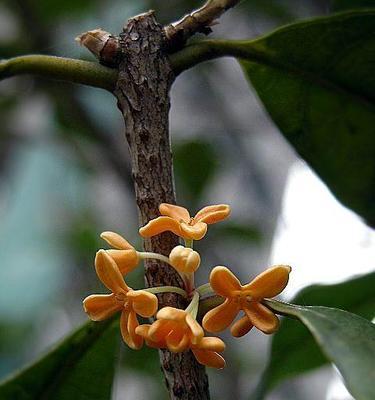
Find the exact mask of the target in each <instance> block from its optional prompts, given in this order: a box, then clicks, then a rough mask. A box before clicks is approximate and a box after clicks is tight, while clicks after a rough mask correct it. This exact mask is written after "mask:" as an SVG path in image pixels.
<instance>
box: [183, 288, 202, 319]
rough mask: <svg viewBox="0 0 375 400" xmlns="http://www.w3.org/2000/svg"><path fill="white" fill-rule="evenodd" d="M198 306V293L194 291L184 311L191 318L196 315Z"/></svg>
mask: <svg viewBox="0 0 375 400" xmlns="http://www.w3.org/2000/svg"><path fill="white" fill-rule="evenodd" d="M198 307H199V293H198V292H195V293H194V296H193V298H192V299H191V302H190V304H189V305H188V306H187V308H186V310H185V311H186V312H188V313H190V314H191V315H192V317H193V318H196V317H197V313H198Z"/></svg>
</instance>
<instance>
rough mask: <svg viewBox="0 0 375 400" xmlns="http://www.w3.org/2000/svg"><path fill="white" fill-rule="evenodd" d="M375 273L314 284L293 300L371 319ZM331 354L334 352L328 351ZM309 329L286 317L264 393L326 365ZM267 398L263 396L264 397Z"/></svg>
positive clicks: (265, 376)
mask: <svg viewBox="0 0 375 400" xmlns="http://www.w3.org/2000/svg"><path fill="white" fill-rule="evenodd" d="M374 287H375V273H371V274H367V275H363V276H360V277H358V278H355V279H351V280H349V281H346V282H343V283H339V284H335V285H312V286H309V287H307V288H305V289H303V290H302V291H301V292H300V293H298V294H297V296H296V297H295V298H294V299H293V300H291V302H292V303H293V304H300V305H305V304H314V305H316V306H322V305H324V306H327V307H332V308H341V309H344V310H346V311H350V312H352V313H355V314H358V315H360V316H362V317H364V318H366V319H371V318H372V317H373V316H374V314H375V296H374ZM326 354H328V356H329V354H330V353H327V352H326ZM327 362H328V360H327V359H326V357H324V355H323V354H322V352H321V351H320V350H319V347H318V345H317V344H316V342H315V341H314V340H313V338H312V336H311V335H310V333H309V331H308V330H307V329H306V328H305V327H304V326H303V325H302V324H300V323H299V322H297V321H296V320H292V319H286V318H284V319H283V321H282V322H281V325H280V329H279V330H278V331H277V332H276V334H275V335H274V336H273V339H272V346H271V355H270V359H269V363H268V366H267V368H266V370H265V372H264V374H263V378H262V382H261V388H260V389H259V392H260V393H262V395H264V394H265V393H266V392H267V391H268V390H270V389H272V388H273V387H274V386H275V385H276V384H278V383H279V382H280V381H282V380H283V379H286V378H291V377H293V376H296V375H299V374H301V373H304V372H307V371H310V370H312V369H314V368H317V367H320V366H322V365H324V364H326V363H327ZM260 398H263V397H260Z"/></svg>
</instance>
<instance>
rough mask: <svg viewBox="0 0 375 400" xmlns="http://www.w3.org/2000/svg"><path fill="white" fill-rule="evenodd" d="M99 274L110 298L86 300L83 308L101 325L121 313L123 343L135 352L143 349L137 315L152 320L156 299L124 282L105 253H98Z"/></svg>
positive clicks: (90, 298)
mask: <svg viewBox="0 0 375 400" xmlns="http://www.w3.org/2000/svg"><path fill="white" fill-rule="evenodd" d="M95 268H96V273H97V274H98V277H99V279H100V280H101V281H102V282H103V283H104V285H105V286H106V287H107V288H108V289H109V290H111V291H112V293H111V294H93V295H91V296H88V297H86V298H85V300H83V308H84V310H85V312H86V313H87V314H88V316H89V317H90V319H92V320H93V321H102V320H104V319H107V318H109V317H110V316H111V315H113V314H114V313H115V312H117V311H121V318H120V329H121V334H122V337H123V339H124V341H125V342H126V343H127V344H128V346H129V347H131V348H132V349H140V348H141V347H142V345H143V337H142V336H140V335H138V334H137V333H136V332H135V330H136V328H137V326H138V325H139V324H138V320H137V314H139V315H141V316H142V317H145V318H149V317H151V316H153V315H154V314H155V313H156V311H157V309H158V299H157V297H156V296H155V295H154V294H152V293H149V292H146V291H145V290H133V289H131V288H130V287H129V286H127V284H126V283H125V282H124V279H123V277H122V275H121V273H120V271H119V269H118V267H117V265H116V263H115V262H114V261H113V259H112V258H111V257H110V256H109V255H108V254H107V253H106V251H104V250H99V251H98V253H97V254H96V259H95Z"/></svg>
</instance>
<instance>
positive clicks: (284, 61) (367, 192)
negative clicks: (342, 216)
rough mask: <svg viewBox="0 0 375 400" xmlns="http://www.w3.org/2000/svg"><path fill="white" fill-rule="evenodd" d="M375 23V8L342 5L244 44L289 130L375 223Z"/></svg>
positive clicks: (336, 189)
mask: <svg viewBox="0 0 375 400" xmlns="http://www.w3.org/2000/svg"><path fill="white" fill-rule="evenodd" d="M374 26H375V11H359V12H350V13H342V14H337V15H334V16H331V17H325V18H317V19H315V20H311V21H307V22H302V23H296V24H293V25H289V26H286V27H284V28H281V29H279V30H277V31H275V32H273V33H272V34H270V35H267V36H265V37H262V38H260V39H258V40H256V41H252V42H242V43H239V44H238V49H241V50H242V53H243V56H241V57H243V58H244V60H243V61H241V64H242V66H243V69H244V71H245V74H246V75H247V76H248V77H249V79H250V80H251V83H252V84H253V86H254V88H255V89H256V91H257V93H258V95H259V97H260V99H261V100H262V101H263V103H264V105H265V107H266V109H267V111H268V112H269V114H270V116H271V117H272V118H273V120H274V121H275V123H276V124H277V125H278V127H279V128H280V130H281V132H282V133H283V135H284V136H285V137H286V138H287V140H289V142H290V143H291V144H292V145H293V146H294V148H295V149H296V150H297V152H298V153H299V154H300V156H301V157H302V158H304V159H305V160H306V161H307V162H308V163H309V165H310V166H311V167H312V168H313V169H314V170H315V172H317V174H318V175H319V176H320V177H321V178H322V179H323V181H325V183H326V184H327V185H328V186H329V188H330V189H331V191H332V192H333V193H334V194H335V196H336V197H337V198H338V199H339V200H340V201H341V202H342V203H343V204H344V205H346V206H348V207H350V208H352V209H353V210H354V211H356V212H357V213H358V214H360V215H361V216H362V217H364V218H365V220H366V221H367V223H369V224H370V225H371V226H375V207H374V200H375V157H374V154H375V75H374V67H375V36H374ZM246 52H247V54H248V56H247V55H246V54H245V53H246ZM245 59H246V60H245Z"/></svg>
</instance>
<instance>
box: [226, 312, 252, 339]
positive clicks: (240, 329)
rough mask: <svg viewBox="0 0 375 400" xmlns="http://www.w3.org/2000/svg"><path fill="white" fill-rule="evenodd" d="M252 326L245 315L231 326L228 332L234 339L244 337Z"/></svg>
mask: <svg viewBox="0 0 375 400" xmlns="http://www.w3.org/2000/svg"><path fill="white" fill-rule="evenodd" d="M253 326H254V325H253V324H252V323H251V322H250V320H249V318H248V317H247V315H245V316H244V317H242V318H240V319H239V320H238V321H236V322H235V323H234V324H233V325H232V326H231V328H230V331H231V333H232V335H233V336H234V337H241V336H244V335H246V334H247V333H248V332H249V331H250V329H251V328H252V327H253Z"/></svg>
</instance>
